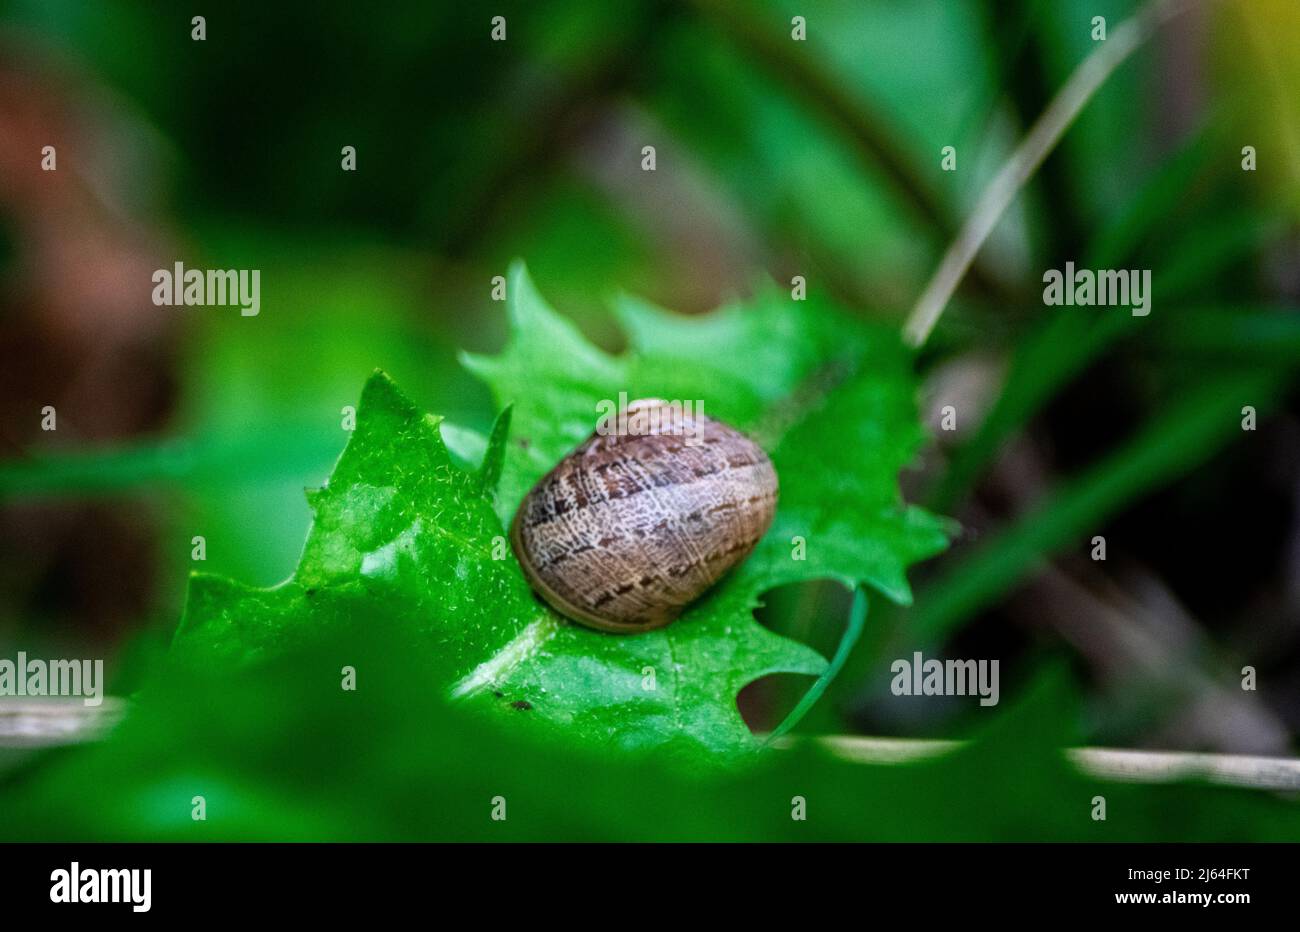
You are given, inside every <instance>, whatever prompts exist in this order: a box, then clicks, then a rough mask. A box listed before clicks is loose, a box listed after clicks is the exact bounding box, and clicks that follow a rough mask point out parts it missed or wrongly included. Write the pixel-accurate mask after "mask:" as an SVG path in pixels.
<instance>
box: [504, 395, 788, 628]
mask: <svg viewBox="0 0 1300 932" xmlns="http://www.w3.org/2000/svg"><path fill="white" fill-rule="evenodd" d="M684 408H685V409H686V410H684ZM625 413H626V415H627V421H626V423H627V425H630V428H625V427H624V422H623V420H622V419H621V418H620V421H619V429H618V430H617V431H615V432H609V431H608V430H606V429H604V428H601V427H598V428H597V430H596V432H595V433H593V434H592V435H591V436H590V437H588V438H587V440H585V441H584V442H583V443H582V444H581V445H579V446H578V447H577V448H576V449H575V450H573V451H572V452H571V453H569V455H568V456H566V457H564V459H562V460H561V461H560V462H559V464H558V465H557V466H556V467H555V468H554V469H552V470H551V471H550V472H549V473H547V474H546V475H545V476H543V477H542V479H541V480H540V481H539V482H538V483H537V484H536V485H535V486H534V487H533V488H532V490H531V491H530V492H529V493H528V494H527V495H526V496H525V497H524V500H523V503H522V504H521V505H520V506H519V510H518V511H517V512H516V513H515V518H514V522H513V523H512V525H511V528H510V540H511V543H512V545H513V547H514V551H515V555H516V556H517V557H518V558H519V562H520V564H521V565H522V566H523V570H524V575H525V577H526V578H527V579H528V582H529V584H530V585H531V586H532V587H533V589H534V590H535V591H536V592H537V593H538V594H539V595H540V596H541V597H542V598H543V599H545V600H546V601H547V602H548V603H549V604H550V605H551V607H552V608H554V609H556V611H558V612H560V613H561V614H564V615H567V616H568V617H569V618H572V619H573V620H575V621H577V622H580V623H581V624H584V625H587V626H588V627H592V628H597V629H599V630H602V631H613V632H620V633H635V632H639V631H649V630H652V629H654V628H659V627H662V626H664V625H666V624H668V623H669V622H671V621H673V620H674V619H675V618H677V616H678V615H680V614H681V612H682V610H683V609H684V608H685V607H686V606H687V605H689V604H690V603H691V602H693V601H695V599H697V598H698V597H699V596H700V595H701V594H703V593H704V592H705V590H707V589H708V588H709V587H711V586H712V585H713V584H714V583H715V582H717V581H718V580H719V579H721V578H722V576H723V575H725V574H726V572H727V571H728V570H730V569H731V568H732V567H734V566H735V565H736V564H738V563H740V562H741V561H742V560H744V559H745V557H747V556H748V555H749V553H750V551H752V550H753V549H754V546H755V545H756V544H757V543H758V541H759V539H760V538H761V537H762V536H763V534H764V533H766V532H767V529H768V527H769V526H770V525H771V523H772V517H773V515H774V513H775V512H776V498H777V478H776V470H775V469H773V468H772V461H771V460H769V459H768V457H767V454H766V453H764V452H763V450H762V448H760V447H759V446H758V444H756V443H754V441H752V440H750V439H749V438H748V437H746V436H745V435H744V434H742V433H740V432H739V431H737V430H735V429H734V428H732V427H729V426H727V425H726V424H723V423H722V422H720V421H717V420H714V419H712V418H708V417H705V416H704V414H703V412H702V411H700V410H698V408H697V410H696V411H695V412H694V413H692V412H691V411H690V410H689V405H687V406H683V405H682V404H680V403H673V404H669V403H668V402H666V401H663V400H661V399H658V398H645V399H640V400H638V401H634V402H632V403H631V404H630V405H628V406H627V408H626V412H625Z"/></svg>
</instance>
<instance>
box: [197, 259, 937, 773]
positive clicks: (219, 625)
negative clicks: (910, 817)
mask: <svg viewBox="0 0 1300 932" xmlns="http://www.w3.org/2000/svg"><path fill="white" fill-rule="evenodd" d="M510 292H511V300H510V302H509V312H510V319H511V337H510V342H509V345H508V347H507V349H506V352H505V353H504V354H503V355H502V356H499V357H495V358H491V359H485V358H481V357H472V358H470V359H469V360H468V363H469V365H470V367H471V368H472V369H474V370H475V371H476V372H479V373H480V374H482V375H483V376H484V377H485V378H487V379H488V381H489V383H490V384H491V385H492V387H493V389H494V390H495V391H496V393H497V395H498V398H499V400H500V401H501V402H502V403H503V406H504V412H503V414H502V416H501V417H500V418H499V419H498V421H497V423H496V425H495V427H494V428H493V430H492V434H491V437H490V438H489V439H488V440H487V441H486V442H485V443H484V445H483V446H484V449H485V453H484V456H483V462H482V465H481V466H480V467H479V469H478V470H477V471H469V470H466V469H463V468H461V467H459V466H458V465H457V464H456V463H455V462H454V461H453V459H452V457H451V456H450V454H449V452H448V449H447V445H446V443H445V442H444V437H443V432H444V431H445V430H446V425H442V424H441V423H440V421H439V420H438V419H437V418H434V417H431V416H427V415H423V414H422V413H421V412H419V411H418V410H417V409H416V408H415V406H414V405H413V404H412V403H411V402H410V401H409V400H408V399H407V398H406V397H405V396H403V395H402V394H401V393H400V392H399V391H398V390H397V389H396V387H395V386H394V385H393V384H392V383H391V382H390V381H389V380H388V379H387V377H385V376H384V375H382V374H376V375H375V376H374V377H372V379H371V380H370V382H369V384H368V385H367V386H366V389H365V392H364V394H363V396H362V399H361V404H360V406H359V409H358V414H357V426H356V431H355V433H354V434H353V436H352V438H351V440H350V441H349V443H348V446H347V449H346V450H345V451H344V453H343V455H342V457H341V458H340V460H339V462H338V464H337V466H336V467H335V470H334V473H333V475H332V476H331V477H330V479H329V482H328V483H327V485H326V486H325V487H324V488H322V489H320V490H318V491H315V492H312V493H310V495H309V498H310V502H311V507H312V510H313V512H314V521H313V524H312V528H311V531H310V533H309V535H308V538H307V543H306V546H305V548H304V550H303V555H302V559H301V562H300V564H299V566H298V569H297V571H296V572H295V574H294V576H293V577H292V578H291V579H289V580H288V581H286V582H285V583H283V584H281V585H279V586H277V587H275V588H273V589H254V588H251V587H246V586H241V585H239V584H237V583H233V582H230V581H229V580H224V579H218V578H213V577H206V576H197V577H195V578H194V580H193V582H192V585H191V591H190V598H189V602H188V605H187V608H186V612H185V617H184V619H183V621H182V625H181V628H180V631H179V632H178V635H177V638H176V645H175V646H176V652H177V653H178V655H180V656H181V657H182V658H186V657H188V658H190V659H192V660H198V661H200V662H206V663H212V662H214V661H219V662H224V663H234V664H239V663H242V662H247V661H250V660H257V659H259V658H264V657H267V656H271V655H274V654H276V653H279V652H281V651H283V650H285V649H286V648H288V647H293V646H297V645H299V644H301V643H305V642H309V641H311V640H313V639H316V638H318V637H320V636H321V634H322V633H323V632H326V631H330V630H334V629H339V628H348V627H352V626H356V625H364V626H382V627H383V629H384V630H385V631H394V632H400V633H406V634H410V635H412V636H414V637H417V638H419V639H420V641H421V643H422V644H427V645H431V646H432V647H433V648H434V650H433V655H434V656H436V657H437V658H438V660H437V663H436V664H435V665H434V668H433V669H431V670H430V671H429V682H430V685H431V686H432V687H433V688H435V689H437V690H440V691H442V692H444V693H450V694H451V695H452V696H454V697H457V698H461V699H467V700H470V701H472V702H474V703H476V704H480V705H484V706H493V707H496V708H497V709H499V710H500V711H501V712H502V713H503V714H508V715H511V716H514V717H518V716H520V715H528V716H530V717H531V718H533V719H538V720H542V721H545V722H547V723H549V724H550V725H552V726H555V727H558V728H561V729H563V731H565V732H566V733H567V734H569V735H574V736H582V737H584V738H587V739H591V740H595V741H597V742H602V743H607V744H614V745H618V746H623V747H647V746H659V745H673V746H677V747H682V748H687V749H695V748H700V747H703V748H707V749H712V750H737V749H744V748H750V747H753V746H755V744H756V743H755V742H754V740H753V738H752V736H751V734H750V732H749V730H748V728H747V727H746V726H745V723H744V721H743V720H742V719H741V717H740V714H739V712H738V710H737V708H736V703H735V697H736V694H737V693H738V692H739V691H740V689H741V688H743V687H744V686H745V685H746V684H748V683H750V682H752V681H753V680H755V679H758V678H760V677H762V676H765V675H767V674H770V673H801V674H807V675H810V676H818V675H821V674H823V673H824V672H825V671H826V669H827V664H826V661H825V659H824V658H823V657H821V656H820V655H819V654H817V653H816V652H815V651H813V650H811V649H810V648H808V647H806V646H804V645H802V644H798V643H796V642H794V641H791V640H789V639H786V638H783V637H780V636H778V635H776V634H774V633H772V632H770V631H768V630H767V629H766V628H764V627H762V626H761V625H759V624H758V623H757V622H756V621H755V619H754V617H753V610H754V608H755V607H756V606H757V605H758V604H759V600H760V597H761V595H762V593H763V592H764V591H765V590H767V589H770V588H773V587H774V586H777V585H781V584H784V583H788V582H795V581H799V580H805V579H820V578H833V579H838V580H840V581H842V582H844V583H845V584H846V585H850V586H856V585H859V584H863V583H866V584H870V585H872V586H874V587H876V588H877V589H879V590H880V591H882V592H884V593H885V594H886V595H888V596H890V597H891V598H894V599H896V600H898V601H900V602H906V601H907V600H909V599H910V597H911V593H910V590H909V588H908V585H907V581H906V578H905V575H904V574H905V570H906V568H907V566H908V564H909V563H911V562H913V561H914V560H916V559H919V558H921V557H923V556H928V555H929V554H932V553H934V552H936V551H937V550H939V549H941V548H942V547H943V546H944V544H945V542H946V539H945V535H944V530H945V528H946V524H945V523H944V522H942V521H940V520H939V519H936V518H933V517H932V516H930V515H927V514H925V513H924V512H921V511H919V510H916V509H911V508H908V507H907V506H906V505H905V504H904V503H903V502H902V501H901V498H900V495H899V492H898V486H897V473H898V470H899V469H900V468H901V467H902V466H903V465H905V464H906V463H907V461H908V460H910V459H911V457H912V456H913V454H914V452H915V449H916V447H917V445H918V444H919V443H920V442H921V440H922V439H923V438H922V434H921V431H920V428H919V426H918V424H917V420H916V414H915V410H914V405H913V398H912V395H913V384H912V381H911V376H910V357H909V356H908V355H907V353H906V352H905V351H904V350H903V349H902V347H901V345H900V344H899V342H898V340H897V339H896V338H895V337H894V336H893V335H892V334H889V333H885V332H879V331H870V330H867V329H865V328H861V327H858V326H856V325H853V324H852V323H851V322H849V321H847V320H845V319H840V318H837V317H835V316H833V315H832V313H831V312H830V311H829V309H827V308H822V307H819V308H817V309H815V310H805V309H803V308H802V307H801V306H800V305H798V304H796V303H795V302H791V301H789V300H788V299H786V300H783V299H782V298H781V297H779V296H778V295H777V293H775V292H768V293H765V294H764V295H763V296H761V297H760V298H759V299H757V300H756V301H755V302H754V303H753V304H752V305H751V306H748V307H746V308H743V309H742V308H741V307H732V308H728V309H726V310H724V311H720V312H718V313H717V314H715V315H711V316H709V317H705V318H699V319H694V320H689V319H684V318H677V317H674V316H672V315H668V314H666V313H665V312H663V311H659V310H657V309H653V308H649V307H646V306H644V305H640V304H636V303H634V302H630V301H625V302H623V304H622V305H621V306H620V317H621V319H622V320H623V321H624V324H625V326H626V327H627V329H628V331H629V333H630V334H631V335H632V340H633V350H632V352H630V353H629V354H627V355H625V356H621V357H614V356H610V355H608V354H606V353H604V352H602V351H601V350H599V349H597V348H596V347H594V346H592V345H591V344H589V343H587V342H586V341H585V340H584V339H583V338H582V337H581V335H580V334H579V333H578V332H577V330H576V329H574V328H573V327H572V325H570V324H569V323H568V322H566V321H564V320H563V319H562V318H560V317H558V316H557V315H556V314H555V313H554V312H553V311H551V310H550V309H549V308H548V307H547V306H546V304H545V303H544V302H543V301H542V299H541V297H540V296H539V295H538V294H537V293H536V291H535V289H534V288H533V287H532V284H531V283H530V282H529V281H528V279H527V276H526V274H525V273H524V271H523V269H522V267H521V266H517V267H516V268H515V269H514V270H513V272H512V275H511V281H510ZM621 391H626V392H628V393H629V397H638V396H641V395H651V394H655V395H659V396H661V397H666V398H683V399H686V398H689V399H692V400H695V399H703V400H704V401H705V406H706V408H705V409H706V412H707V413H708V414H710V415H713V416H717V417H721V418H722V419H724V420H727V421H730V422H732V423H734V424H736V425H737V426H740V427H742V428H747V429H750V430H752V431H753V432H754V433H755V435H756V436H758V437H759V438H760V439H761V441H762V442H764V443H765V445H766V446H767V447H768V449H769V450H770V452H771V455H772V457H773V461H774V463H775V464H776V466H777V469H778V473H779V475H780V477H781V482H782V493H781V495H782V497H781V504H780V508H779V511H778V514H777V518H776V520H775V522H774V526H773V529H772V531H771V533H769V534H768V536H767V537H766V538H765V539H764V540H763V541H762V542H761V543H760V545H759V547H758V548H757V550H756V551H755V553H754V554H753V555H752V556H751V557H750V559H749V560H747V561H746V562H745V563H744V564H742V566H741V567H739V568H738V569H737V570H736V571H735V572H733V573H732V574H731V575H729V576H728V577H727V578H726V579H724V580H723V581H722V582H721V583H720V584H719V585H718V586H716V587H715V588H714V589H713V590H711V591H710V592H709V593H708V594H706V596H705V597H704V598H703V599H702V600H700V601H699V602H698V603H696V604H695V605H694V606H692V607H691V608H690V609H688V611H687V613H686V614H685V615H684V616H683V617H682V618H681V619H679V620H678V621H677V622H675V623H674V624H672V625H670V626H668V627H667V628H664V629H660V630H658V631H653V632H647V633H645V634H641V635H635V636H615V635H609V634H604V633H600V632H595V631H591V630H589V629H587V628H583V627H580V626H578V625H575V624H572V623H569V622H568V621H566V620H565V619H563V618H561V617H560V616H559V615H557V614H556V613H555V612H553V611H551V610H550V609H549V608H548V607H546V606H545V605H544V604H542V603H541V602H540V601H539V600H537V599H536V598H535V597H534V596H533V595H532V593H531V592H530V590H529V588H528V586H527V584H526V582H525V581H524V578H523V575H522V572H521V570H520V568H519V565H518V563H517V562H516V560H515V559H514V556H513V554H512V553H510V551H509V549H508V546H507V545H506V542H505V535H504V531H503V528H504V527H505V526H507V524H508V520H509V516H510V515H511V513H512V512H513V510H514V509H515V508H516V507H517V505H518V503H519V501H520V499H521V498H522V497H523V495H524V493H525V492H526V490H527V489H528V488H529V487H531V485H532V484H533V483H534V482H535V481H536V480H537V479H538V478H540V476H541V475H542V474H543V473H544V472H545V471H547V470H548V469H550V468H551V467H552V466H553V465H554V464H555V463H556V462H557V461H558V460H559V459H560V458H561V457H562V456H563V455H564V454H565V453H567V452H568V451H569V450H570V449H571V448H572V447H573V446H575V445H576V444H577V443H579V442H580V441H581V440H583V439H585V437H586V436H587V435H588V434H589V433H590V432H591V430H592V428H593V426H594V424H595V421H596V416H597V414H596V407H595V405H596V402H597V401H598V400H600V399H602V398H611V399H616V398H617V397H618V395H619V392H621ZM510 430H513V433H512V434H509V436H511V439H510V440H509V441H508V442H507V436H508V431H510ZM463 439H464V438H461V441H462V446H470V444H465V443H464V442H463ZM498 480H499V481H498ZM795 536H802V537H803V538H804V540H805V544H804V546H805V547H806V557H807V558H806V559H793V558H792V552H793V545H792V538H794V537H795Z"/></svg>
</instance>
